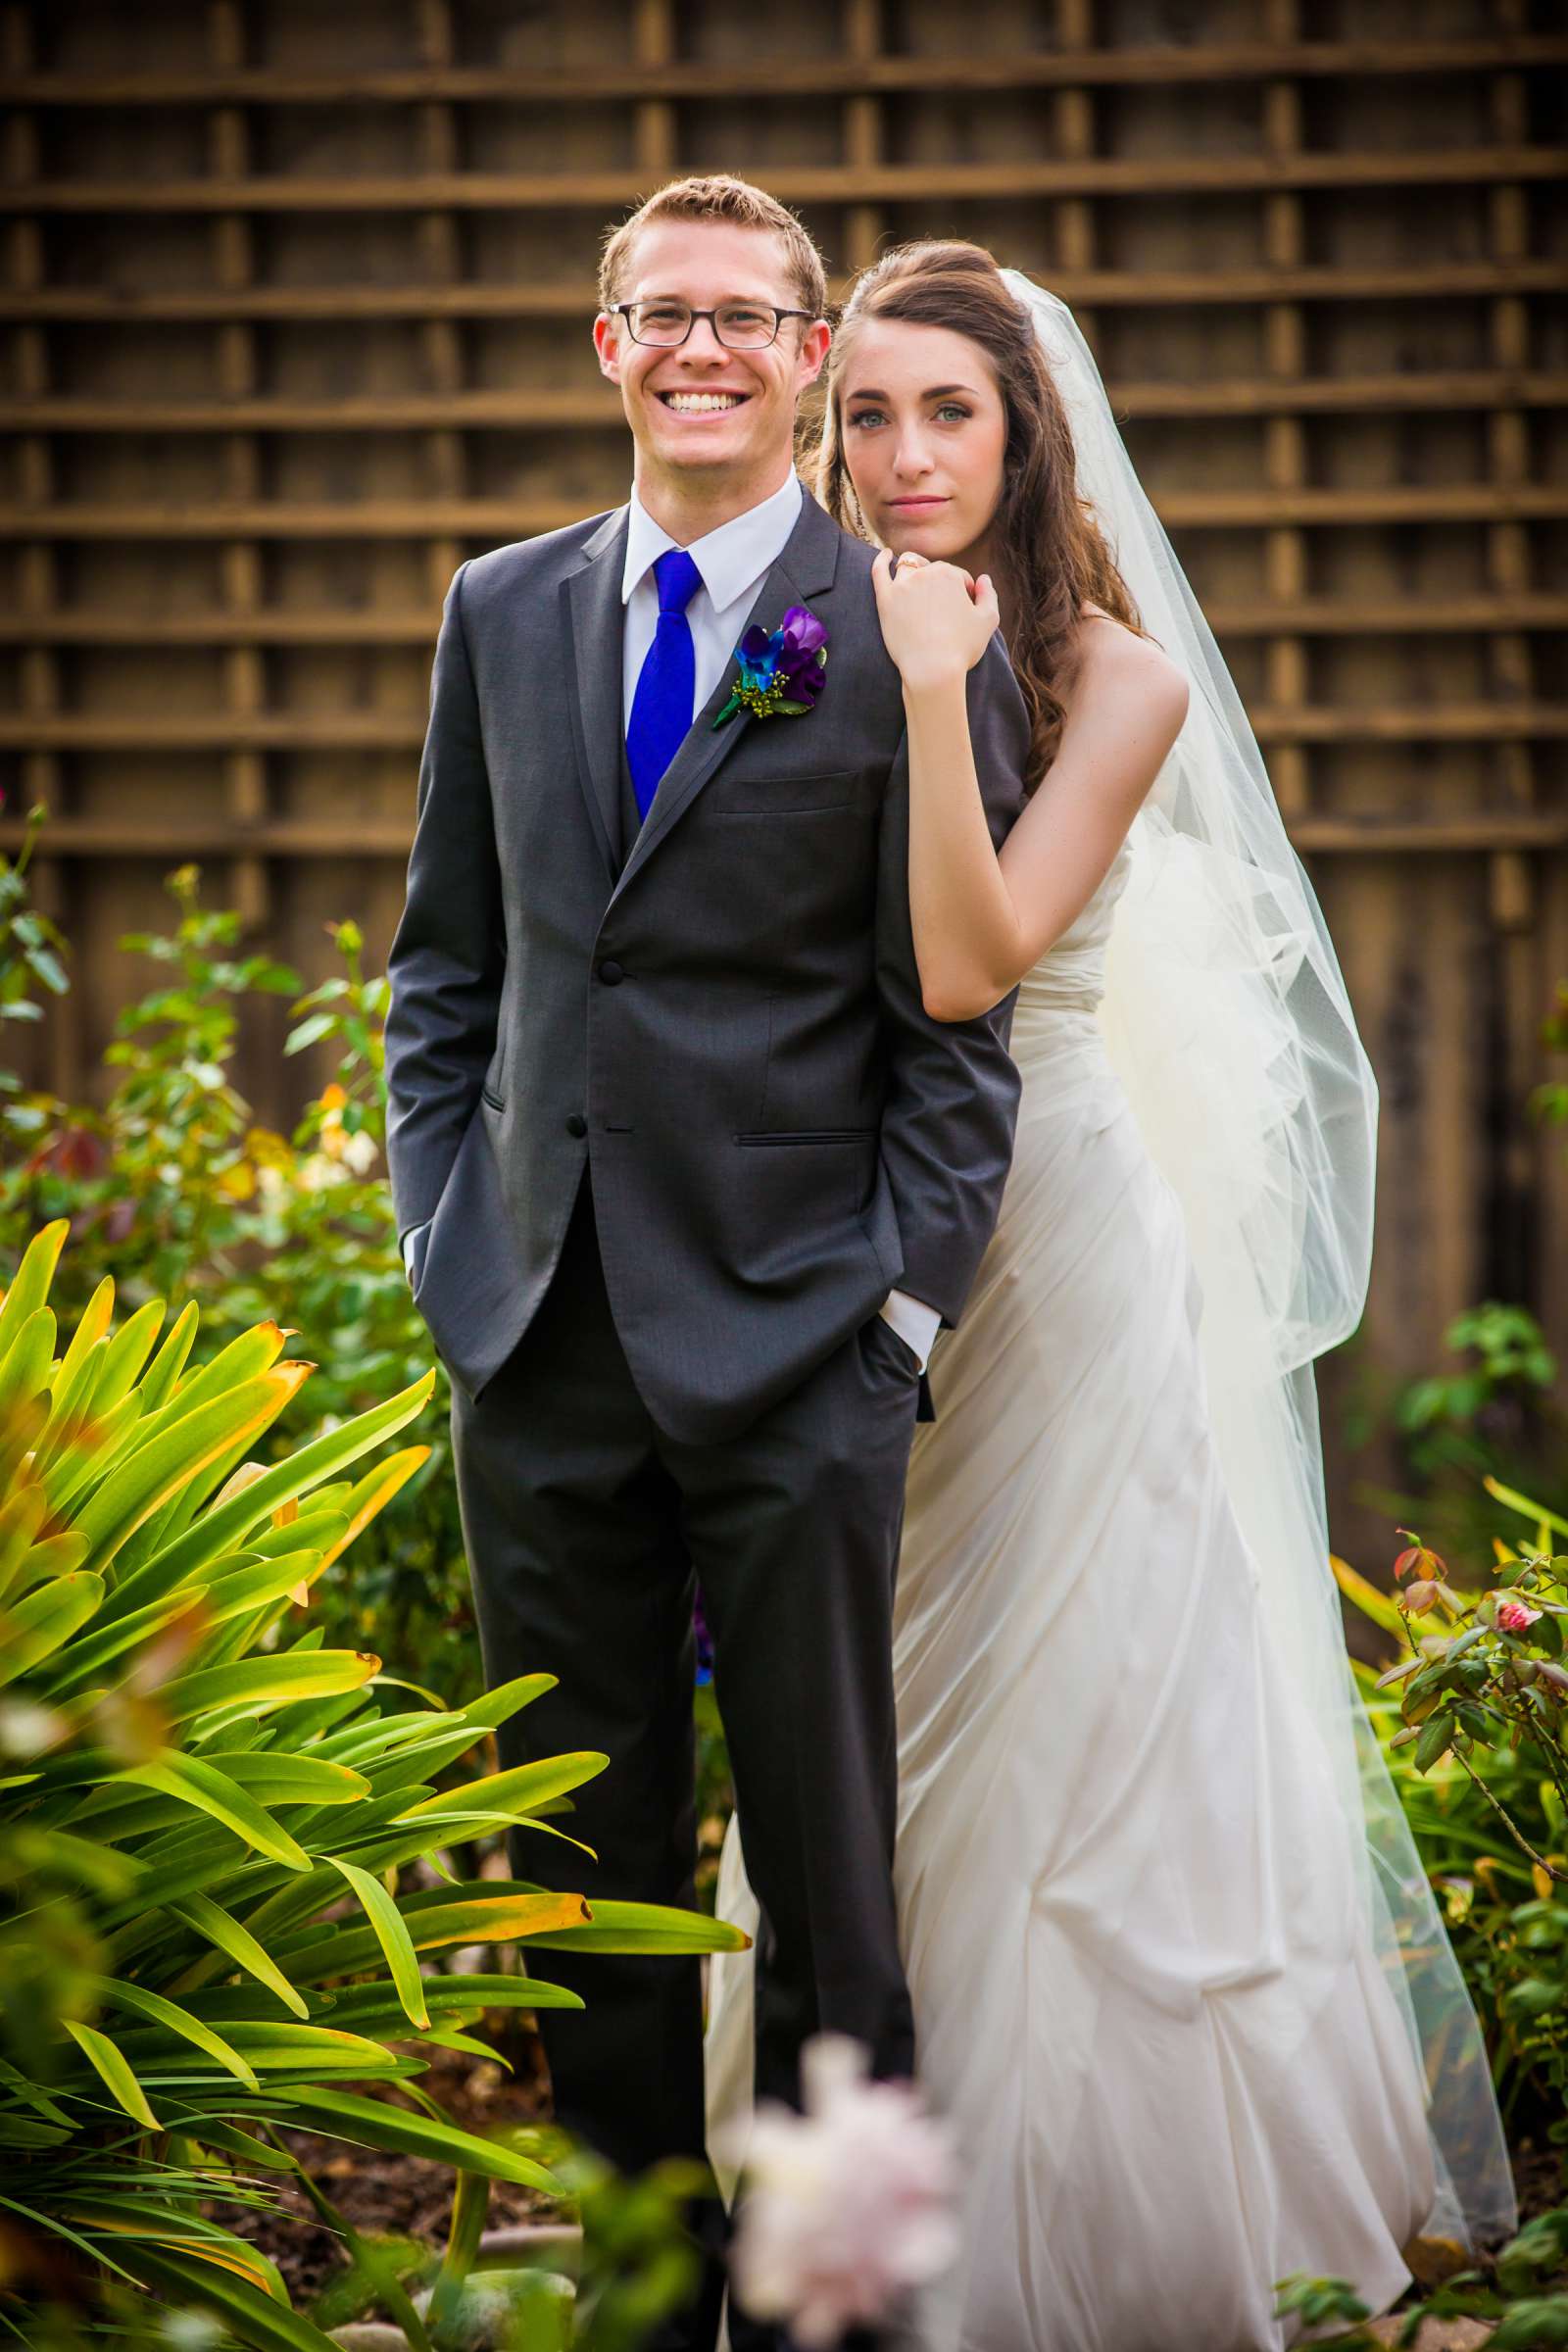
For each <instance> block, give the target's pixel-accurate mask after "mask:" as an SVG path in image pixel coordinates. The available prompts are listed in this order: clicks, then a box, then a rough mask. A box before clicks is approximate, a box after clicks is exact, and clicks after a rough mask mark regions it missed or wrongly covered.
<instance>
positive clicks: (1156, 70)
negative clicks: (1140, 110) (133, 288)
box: [10, 33, 1568, 107]
mask: <svg viewBox="0 0 1568 2352" xmlns="http://www.w3.org/2000/svg"><path fill="white" fill-rule="evenodd" d="M759 48H760V49H761V44H759ZM803 52H804V53H803ZM1565 63H1568V40H1564V39H1563V38H1562V37H1561V36H1560V35H1556V34H1552V33H1538V34H1534V35H1531V34H1519V35H1515V36H1512V37H1500V38H1495V39H1488V40H1457V41H1441V40H1427V41H1391V40H1383V41H1377V40H1365V41H1301V42H1296V43H1290V44H1286V45H1282V47H1280V48H1278V49H1276V48H1273V47H1271V46H1269V45H1268V44H1266V43H1263V42H1255V41H1226V42H1216V43H1214V44H1213V46H1212V47H1210V46H1208V45H1207V44H1203V43H1199V44H1193V45H1183V46H1181V47H1178V46H1176V45H1175V44H1174V43H1173V44H1171V45H1169V46H1166V45H1164V44H1162V43H1161V44H1158V45H1154V44H1149V45H1146V46H1131V47H1128V48H1125V49H1099V48H1096V47H1094V46H1093V45H1088V44H1086V45H1084V46H1081V47H1073V48H1057V49H1054V50H1049V51H1048V50H1039V49H1034V50H1027V51H1025V52H1023V53H1022V54H1018V55H1012V54H1009V55H1005V56H990V57H988V56H986V55H984V54H983V53H982V54H977V53H976V52H974V51H972V50H971V51H968V52H962V51H960V52H956V53H954V54H950V55H947V56H942V57H878V56H876V55H874V54H873V55H858V54H856V53H855V52H854V51H853V49H852V51H851V53H850V54H849V55H848V56H845V57H842V58H841V57H833V56H827V55H823V56H817V57H813V56H811V55H810V54H809V49H808V46H807V44H805V43H803V44H801V45H800V47H799V48H798V49H797V50H796V51H795V52H794V53H792V54H790V55H788V56H782V57H780V56H776V55H772V54H767V53H766V52H763V53H762V54H760V55H759V57H758V58H757V60H756V62H755V63H752V64H741V65H721V66H720V65H708V64H704V63H702V62H700V61H698V60H695V59H682V60H680V61H679V63H674V62H671V63H669V64H666V65H653V64H649V65H638V66H637V67H636V68H635V69H632V68H629V67H627V66H625V65H622V64H621V63H620V62H619V61H618V60H617V59H616V58H615V57H613V56H610V57H607V58H606V59H605V60H604V63H603V66H602V67H596V68H595V69H594V70H593V71H592V72H588V73H585V72H582V71H580V70H577V69H567V70H563V69H561V68H559V67H550V66H539V67H533V66H530V67H528V68H526V69H525V70H522V71H518V70H515V69H510V70H509V69H508V68H507V67H505V66H499V65H498V66H472V67H455V66H440V67H426V68H416V67H404V68H393V69H390V70H388V69H387V68H384V67H383V68H379V69H377V68H373V67H372V68H369V69H368V70H367V71H366V72H365V73H353V74H349V73H301V72H298V71H296V70H290V71H287V72H283V71H277V70H272V71H269V70H266V69H263V68H253V69H251V70H250V71H248V72H245V73H169V72H163V73H33V74H26V75H23V76H20V77H19V78H18V79H16V80H15V81H14V82H13V84H12V87H11V92H10V95H11V98H12V102H13V103H14V104H18V105H26V106H56V107H137V106H208V105H215V104H233V105H278V106H345V105H356V106H408V105H415V104H417V103H419V102H420V101H422V100H426V99H451V100H454V101H456V102H459V103H461V102H463V101H466V100H467V101H474V102H477V103H481V104H484V105H499V104H504V103H512V104H527V105H531V106H564V105H576V104H588V105H594V104H603V103H605V102H607V101H611V100H615V99H620V100H643V99H648V98H667V99H677V100H679V99H686V100H691V99H697V98H746V99H766V98H802V97H835V96H840V97H841V96H844V95H846V94H853V93H854V92H855V91H857V90H870V91H886V92H889V93H902V92H912V91H922V90H929V91H934V92H936V93H938V94H940V95H943V96H948V95H962V94H966V93H972V94H975V95H980V94H982V93H985V92H990V91H998V90H1002V91H1005V90H1013V89H1048V88H1052V87H1055V86H1060V85H1069V84H1072V83H1075V82H1076V83H1086V84H1087V83H1099V84H1103V85H1104V86H1107V87H1111V86H1118V85H1119V86H1122V87H1137V86H1139V85H1140V84H1146V85H1148V84H1152V85H1153V86H1155V87H1162V86H1164V85H1166V84H1169V83H1182V84H1184V85H1193V86H1196V85H1201V84H1202V83H1205V82H1225V81H1262V80H1266V79H1267V78H1268V77H1269V76H1270V75H1271V74H1275V73H1288V74H1291V75H1293V76H1303V75H1311V76H1313V77H1314V78H1317V77H1323V76H1340V75H1354V76H1356V77H1357V78H1360V79H1366V78H1372V77H1375V78H1382V79H1391V80H1394V79H1400V80H1402V79H1403V78H1404V77H1405V76H1406V75H1407V74H1432V75H1438V74H1445V73H1453V74H1468V73H1487V72H1490V71H1492V70H1494V69H1495V68H1497V67H1499V66H1504V65H1507V66H1513V67H1515V68H1524V67H1529V66H1550V65H1562V64H1565Z"/></svg>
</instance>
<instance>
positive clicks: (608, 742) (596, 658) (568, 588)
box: [561, 507, 628, 881]
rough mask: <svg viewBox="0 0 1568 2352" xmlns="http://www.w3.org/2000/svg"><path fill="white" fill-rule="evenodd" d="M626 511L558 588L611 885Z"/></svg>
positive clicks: (589, 798)
mask: <svg viewBox="0 0 1568 2352" xmlns="http://www.w3.org/2000/svg"><path fill="white" fill-rule="evenodd" d="M627 519H628V517H627V510H626V509H625V508H624V507H622V508H620V509H619V510H618V512H617V513H615V514H613V515H609V516H607V518H606V520H605V521H604V522H603V523H602V524H601V526H600V528H599V529H598V530H597V531H596V532H595V533H594V535H593V537H592V538H591V539H590V540H589V541H588V543H587V545H586V546H585V547H584V549H583V551H582V559H583V560H582V564H581V565H580V567H579V568H578V569H577V570H576V571H574V572H572V573H571V574H570V575H569V577H568V578H567V579H566V580H565V581H564V583H563V586H562V591H561V599H562V605H561V610H562V623H563V627H564V633H565V640H566V660H567V662H568V664H569V665H570V674H572V675H573V676H574V679H575V684H576V697H575V709H574V711H573V724H572V735H573V739H574V742H575V746H576V753H577V769H578V776H579V779H580V781H581V784H582V789H583V798H584V799H585V800H586V802H587V804H588V814H589V816H590V818H591V820H592V822H593V827H594V832H595V835H596V837H597V839H598V842H599V847H600V851H601V853H602V855H603V857H604V860H605V866H606V869H607V871H608V873H609V875H610V877H611V879H612V881H613V879H614V875H615V868H616V865H617V863H618V858H617V848H618V844H619V841H620V747H621V726H620V688H621V679H620V672H621V651H622V645H623V642H624V622H625V615H624V613H623V610H622V606H621V601H620V583H621V575H622V573H623V571H624V569H625V564H626V528H627Z"/></svg>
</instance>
